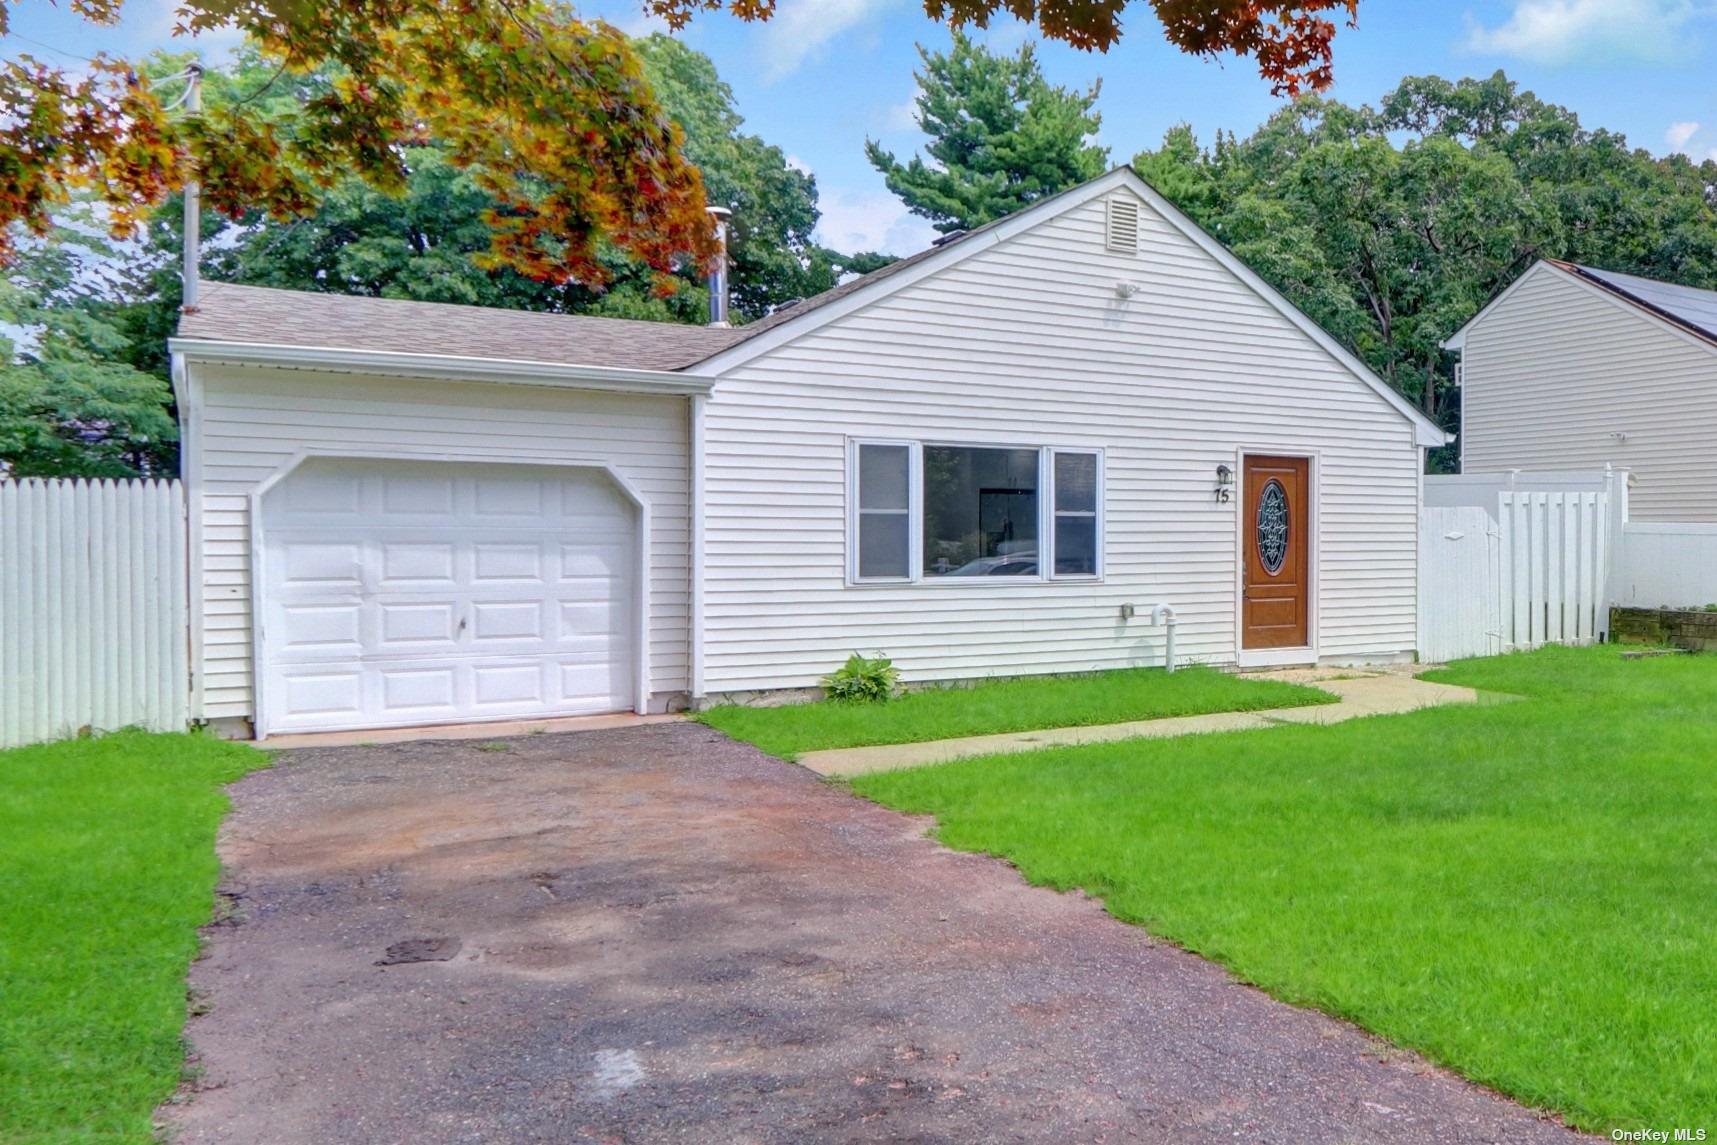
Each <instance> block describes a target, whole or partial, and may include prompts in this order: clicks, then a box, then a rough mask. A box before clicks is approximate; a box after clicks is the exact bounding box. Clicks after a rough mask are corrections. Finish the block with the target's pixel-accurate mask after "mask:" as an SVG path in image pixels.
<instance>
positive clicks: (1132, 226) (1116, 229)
mask: <svg viewBox="0 0 1717 1145" xmlns="http://www.w3.org/2000/svg"><path fill="white" fill-rule="evenodd" d="M1103 245H1105V246H1107V247H1108V248H1109V249H1110V250H1112V251H1119V252H1120V253H1122V254H1138V253H1139V204H1138V203H1136V202H1134V201H1133V200H1132V199H1125V198H1122V197H1120V196H1119V195H1117V196H1115V197H1114V198H1112V199H1110V200H1109V226H1108V234H1107V235H1106V236H1105V238H1104V243H1103Z"/></svg>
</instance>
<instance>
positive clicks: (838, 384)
mask: <svg viewBox="0 0 1717 1145" xmlns="http://www.w3.org/2000/svg"><path fill="white" fill-rule="evenodd" d="M1107 222H1108V215H1107V208H1106V204H1105V201H1104V200H1103V199H1102V198H1095V199H1088V200H1087V201H1085V202H1084V203H1082V204H1079V205H1077V206H1075V207H1073V208H1071V209H1070V210H1068V211H1067V212H1065V213H1063V214H1061V215H1059V216H1052V217H1048V218H1046V219H1045V220H1044V221H1043V222H1042V223H1040V224H1038V225H1037V226H1035V227H1032V228H1031V229H1029V230H1027V231H1025V232H1023V233H1021V234H1019V235H1017V236H1015V237H1013V238H1010V239H1006V240H1004V241H1000V242H996V241H994V240H991V239H987V238H985V237H984V236H978V237H976V238H974V239H972V240H968V241H972V242H980V243H984V242H988V243H992V245H989V246H988V247H987V248H984V249H981V250H980V251H979V252H978V253H976V254H973V255H971V256H970V257H967V258H965V259H964V260H963V261H960V262H958V263H956V264H954V265H952V266H949V267H947V268H944V269H943V270H941V271H939V272H937V273H935V274H932V275H929V276H928V277H926V278H923V279H921V280H919V281H917V282H914V283H912V284H910V285H908V286H906V287H904V288H902V289H900V290H897V291H896V292H894V293H893V294H891V295H888V296H887V297H884V298H882V299H879V300H878V301H876V302H875V303H873V304H871V305H869V306H866V307H864V308H862V309H859V310H857V311H854V312H853V313H851V314H848V315H845V316H843V317H841V318H838V319H836V320H834V321H833V322H830V323H828V324H827V325H824V326H822V327H820V328H817V329H814V330H810V331H808V332H806V333H805V334H803V335H801V336H799V337H798V338H796V339H793V340H790V341H787V342H785V343H784V344H782V345H780V346H778V347H776V348H774V349H772V350H770V351H769V352H767V353H766V354H764V355H762V356H760V357H758V358H755V359H753V360H751V361H749V362H744V363H742V364H740V365H737V366H734V367H732V368H730V369H729V370H728V371H727V372H726V373H724V374H722V375H721V376H720V379H719V380H718V382H717V385H716V388H715V391H714V393H713V395H712V397H711V398H710V400H709V405H708V409H707V434H708V447H707V454H706V473H707V491H706V497H707V511H706V522H707V526H706V542H705V561H706V564H705V570H706V571H705V586H704V610H705V611H704V617H705V620H704V625H705V689H706V691H708V692H711V693H721V692H728V691H743V690H750V689H766V688H780V687H799V686H808V685H811V684H814V683H815V682H816V680H817V679H818V677H820V676H821V675H823V674H824V673H826V672H828V671H829V670H830V669H831V668H832V667H834V666H835V665H837V664H838V663H839V662H840V661H841V660H842V659H844V658H845V657H846V656H847V655H848V654H849V653H851V652H852V651H854V650H859V651H863V652H865V653H866V654H870V653H874V652H878V651H880V652H884V653H886V654H888V655H889V656H891V657H893V658H894V659H895V660H896V662H897V663H898V664H900V665H901V667H902V668H903V670H904V672H905V674H906V677H907V678H908V679H911V680H929V679H939V678H958V677H974V676H985V675H1017V674H1026V673H1032V672H1048V671H1073V670H1082V669H1093V668H1108V667H1120V666H1125V665H1132V664H1155V663H1160V662H1161V648H1162V644H1161V636H1162V633H1161V630H1160V629H1152V628H1150V627H1149V626H1148V625H1146V624H1144V623H1142V622H1141V621H1140V620H1137V619H1135V620H1133V621H1131V622H1123V621H1122V619H1121V606H1122V605H1124V604H1133V605H1135V606H1144V605H1149V604H1154V603H1159V602H1161V603H1168V604H1172V605H1174V606H1175V608H1176V611H1177V613H1178V615H1179V619H1180V625H1179V636H1178V641H1179V649H1180V653H1181V655H1182V656H1184V657H1191V658H1195V659H1199V660H1205V661H1211V662H1217V663H1232V662H1234V660H1235V658H1236V644H1237V641H1236V612H1237V599H1238V598H1237V595H1236V594H1237V584H1238V577H1237V567H1238V559H1237V537H1238V531H1237V529H1238V526H1237V523H1236V514H1237V512H1238V511H1239V506H1238V504H1237V503H1230V504H1227V505H1220V504H1217V503H1216V501H1215V498H1214V496H1213V490H1214V486H1215V480H1216V469H1217V466H1218V465H1223V464H1226V465H1229V466H1234V465H1236V464H1237V460H1238V455H1239V451H1240V450H1241V449H1248V450H1252V451H1254V452H1266V453H1267V452H1281V453H1299V454H1308V453H1309V454H1315V455H1316V456H1317V457H1318V463H1317V465H1316V467H1315V469H1316V472H1317V474H1318V481H1319V485H1320V487H1319V488H1318V489H1317V490H1316V491H1315V494H1316V496H1317V497H1318V498H1319V515H1320V517H1319V519H1320V521H1321V526H1322V528H1321V535H1320V538H1319V545H1318V548H1317V550H1316V553H1317V561H1318V569H1317V576H1318V585H1319V592H1318V596H1317V599H1316V608H1315V611H1316V616H1317V621H1316V623H1317V629H1318V635H1319V638H1320V647H1319V652H1320V654H1321V656H1322V657H1323V658H1324V659H1328V660H1364V659H1383V658H1390V657H1401V656H1407V655H1410V654H1411V653H1412V650H1413V647H1414V642H1415V632H1414V625H1415V604H1416V590H1417V582H1416V579H1415V569H1416V553H1417V535H1418V530H1417V507H1418V471H1419V462H1420V457H1419V451H1418V449H1417V447H1416V446H1415V444H1414V429H1413V426H1412V424H1411V423H1410V422H1409V421H1408V420H1407V418H1406V417H1404V416H1403V415H1402V413H1401V412H1400V411H1399V410H1396V409H1394V408H1392V407H1391V406H1390V405H1389V404H1388V403H1386V402H1385V401H1384V400H1383V399H1382V398H1380V397H1379V396H1378V394H1377V393H1376V392H1374V391H1373V390H1372V389H1370V388H1369V387H1368V386H1367V385H1366V384H1365V383H1364V382H1362V381H1361V380H1360V379H1359V378H1357V377H1356V376H1355V375H1354V374H1353V373H1352V372H1350V371H1349V370H1348V369H1346V368H1345V367H1344V366H1342V365H1341V364H1340V363H1339V362H1338V361H1336V360H1335V359H1334V358H1333V357H1332V356H1331V355H1330V354H1329V353H1328V352H1327V351H1326V350H1324V349H1323V348H1321V347H1320V346H1318V345H1317V344H1316V343H1315V342H1314V341H1313V340H1312V339H1311V338H1310V337H1308V336H1307V335H1306V334H1305V333H1304V332H1302V331H1301V330H1299V329H1297V328H1296V327H1295V326H1294V325H1293V324H1292V323H1291V322H1289V321H1288V320H1287V319H1286V318H1284V317H1283V316H1282V315H1281V314H1280V313H1279V312H1277V311H1276V310H1275V309H1273V308H1272V307H1271V306H1270V305H1269V304H1268V303H1267V302H1265V301H1264V300H1263V299H1262V298H1260V297H1259V296H1258V295H1257V294H1256V293H1255V292H1253V291H1252V290H1251V289H1250V288H1248V287H1247V286H1246V285H1245V284H1244V283H1243V282H1241V281H1240V280H1239V279H1237V278H1236V277H1235V276H1234V275H1233V274H1232V273H1231V272H1230V271H1228V270H1227V269H1226V268H1225V267H1223V266H1222V265H1221V264H1220V263H1218V262H1217V261H1216V260H1215V259H1213V258H1212V257H1211V256H1210V255H1208V254H1207V253H1206V252H1204V251H1203V250H1201V249H1200V248H1199V247H1198V246H1197V245H1196V244H1194V243H1193V242H1191V241H1190V240H1189V239H1188V238H1187V237H1186V236H1185V235H1183V234H1181V233H1180V232H1179V231H1177V230H1175V229H1174V228H1173V226H1172V225H1171V224H1169V223H1168V222H1167V221H1166V220H1164V219H1163V218H1161V217H1159V216H1158V215H1156V213H1155V212H1154V211H1153V210H1152V209H1151V208H1150V206H1149V204H1147V203H1145V202H1144V201H1143V200H1140V202H1139V239H1138V253H1137V254H1118V253H1113V252H1110V251H1109V250H1108V249H1107ZM1122 282H1126V283H1133V284H1136V287H1137V290H1136V292H1135V293H1134V294H1133V295H1132V297H1130V298H1128V299H1122V298H1120V297H1118V293H1117V289H1116V288H1117V284H1118V283H1122ZM849 438H860V439H866V440H895V441H918V442H927V441H935V442H941V443H949V444H967V445H972V446H993V445H996V444H997V443H1022V444H1027V445H1034V446H1047V447H1063V448H1069V449H1101V450H1102V451H1103V483H1104V488H1105V494H1106V499H1105V508H1104V518H1105V519H1104V526H1105V532H1106V542H1105V546H1104V547H1105V565H1104V577H1103V579H1102V580H1101V581H1094V580H1091V579H1089V578H1078V579H1066V580H1047V581H1046V580H1039V579H1036V578H1027V579H1025V580H1024V583H1020V581H1021V578H1010V577H995V578H982V580H983V583H975V584H968V585H961V586H951V585H948V584H945V583H922V584H899V585H862V586H860V585H849V583H848V578H847V570H848V567H849V566H848V560H849V552H848V524H847V522H848V517H849V509H850V503H849V501H848V496H847V494H848V461H849V455H848V440H849ZM1140 611H1141V613H1142V612H1143V611H1144V609H1143V608H1141V609H1140Z"/></svg>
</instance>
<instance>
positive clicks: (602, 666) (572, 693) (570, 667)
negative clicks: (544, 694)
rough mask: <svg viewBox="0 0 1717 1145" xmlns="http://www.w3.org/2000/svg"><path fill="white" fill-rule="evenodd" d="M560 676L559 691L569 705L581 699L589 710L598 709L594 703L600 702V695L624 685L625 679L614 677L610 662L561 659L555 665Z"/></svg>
mask: <svg viewBox="0 0 1717 1145" xmlns="http://www.w3.org/2000/svg"><path fill="white" fill-rule="evenodd" d="M556 668H557V672H558V675H559V678H560V693H561V695H562V697H564V698H565V700H566V702H567V703H568V704H569V705H577V704H578V703H580V702H581V701H582V702H583V703H584V704H586V705H588V706H589V710H591V711H599V710H600V708H598V707H597V706H596V705H598V704H600V703H601V702H602V697H604V696H609V695H612V694H613V693H614V690H615V689H616V688H623V687H625V686H626V684H625V681H624V680H621V679H618V678H617V677H616V672H615V669H614V666H613V664H612V663H611V662H605V663H595V664H583V663H578V662H569V661H562V662H561V663H560V664H558V665H557V666H556Z"/></svg>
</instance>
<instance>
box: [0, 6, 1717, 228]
mask: <svg viewBox="0 0 1717 1145" xmlns="http://www.w3.org/2000/svg"><path fill="white" fill-rule="evenodd" d="M577 6H578V7H579V8H580V10H581V11H583V12H584V13H585V14H587V15H595V16H602V17H604V18H607V19H609V20H612V21H613V22H614V23H616V24H618V25H620V26H621V27H622V28H625V29H627V30H628V31H633V32H642V31H646V30H649V29H650V27H651V25H650V23H649V22H648V21H647V20H645V19H644V18H643V17H642V16H641V14H640V5H639V4H638V3H637V2H636V0H588V2H584V3H580V4H578V5H577ZM173 8H174V4H173V0H130V2H129V4H128V6H127V8H126V19H125V21H124V23H123V24H122V25H121V26H120V27H118V28H115V29H97V28H92V27H91V26H90V25H88V24H85V23H84V22H82V21H80V20H79V19H78V18H77V17H75V16H74V15H72V14H71V13H69V12H68V11H67V10H66V8H65V7H63V6H54V5H51V4H49V3H47V2H46V0H22V2H21V3H19V4H17V6H16V7H15V8H14V9H13V16H12V21H13V30H14V33H15V35H13V36H11V37H8V38H7V39H6V42H5V47H6V49H7V52H8V54H15V53H19V52H33V53H35V54H37V55H39V56H41V57H43V58H48V59H52V58H55V57H54V55H53V54H52V53H51V52H49V51H47V50H46V49H45V48H44V47H43V45H51V46H52V47H53V48H57V49H59V50H61V51H62V52H70V53H81V54H89V53H91V52H93V51H96V50H107V51H119V52H127V53H141V52H145V51H148V50H150V49H152V48H155V47H158V46H162V45H165V44H168V43H170V42H171V40H170V35H171V31H172V28H173V23H174V17H173ZM1360 12H1361V15H1360V24H1359V26H1358V27H1357V28H1354V29H1345V30H1343V31H1342V33H1341V34H1340V35H1339V36H1338V37H1337V40H1336V75H1337V84H1336V88H1335V90H1334V91H1333V93H1332V94H1333V95H1335V96H1336V97H1338V98H1341V99H1344V100H1348V101H1351V102H1368V101H1372V100H1375V99H1376V98H1377V97H1378V96H1379V95H1380V94H1381V93H1383V92H1384V91H1386V90H1388V89H1389V88H1390V87H1392V86H1393V85H1394V84H1395V83H1396V81H1398V80H1399V79H1400V78H1401V77H1402V76H1404V75H1415V74H1426V73H1434V74H1438V75H1443V76H1448V77H1456V76H1462V75H1474V76H1483V75H1489V74H1490V73H1491V72H1493V71H1495V70H1496V69H1497V68H1503V69H1505V70H1506V71H1507V72H1508V73H1509V75H1510V76H1512V77H1514V78H1515V79H1516V80H1518V81H1520V82H1521V83H1522V85H1523V86H1525V87H1527V88H1528V89H1530V90H1532V91H1535V92H1536V93H1537V94H1538V95H1539V96H1541V97H1542V98H1544V99H1547V100H1550V101H1552V102H1555V103H1561V104H1565V105H1567V106H1569V107H1572V108H1573V109H1574V110H1575V111H1577V112H1578V113H1579V114H1580V117H1581V119H1582V121H1584V122H1585V123H1586V124H1587V125H1588V126H1603V127H1609V128H1612V129H1614V130H1618V131H1621V132H1624V133H1625V134H1626V135H1627V137H1628V139H1629V140H1630V142H1632V143H1633V144H1634V145H1635V146H1641V147H1646V148H1649V149H1650V150H1652V151H1654V152H1656V153H1659V154H1663V153H1667V152H1669V151H1683V152H1686V153H1688V154H1690V155H1692V156H1694V157H1695V158H1696V159H1702V158H1705V157H1707V156H1709V155H1717V84H1713V83H1712V82H1711V76H1712V75H1714V74H1717V2H1714V0H1471V2H1470V3H1462V2H1461V0H1362V3H1361V5H1360ZM1128 15H1129V20H1128V27H1127V33H1126V34H1125V35H1124V36H1123V37H1122V40H1121V43H1120V44H1119V46H1117V47H1116V48H1115V49H1114V50H1112V51H1110V52H1109V53H1108V54H1107V55H1093V54H1086V53H1082V52H1077V51H1073V50H1071V49H1068V48H1065V47H1062V46H1060V45H1056V44H1047V45H1044V46H1043V47H1042V48H1041V50H1040V56H1041V58H1042V60H1043V62H1044V66H1045V70H1046V71H1047V72H1048V73H1049V75H1050V77H1051V79H1053V80H1054V81H1056V82H1058V83H1063V84H1068V85H1077V86H1086V85H1089V84H1091V83H1092V82H1094V81H1095V80H1097V79H1098V78H1099V77H1100V78H1101V79H1102V82H1103V93H1102V99H1101V102H1100V104H1099V108H1100V110H1101V111H1102V113H1103V130H1102V134H1101V137H1100V142H1102V143H1104V144H1106V145H1107V146H1108V147H1109V148H1110V151H1111V158H1112V159H1113V160H1114V161H1115V162H1121V161H1124V160H1126V159H1129V158H1131V157H1132V155H1133V154H1134V152H1136V151H1138V150H1140V149H1141V148H1144V147H1152V146H1155V145H1156V143H1157V142H1158V141H1159V140H1160V139H1161V137H1162V134H1163V132H1164V131H1165V130H1166V129H1167V128H1169V127H1171V126H1173V125H1174V124H1176V123H1179V122H1182V121H1185V122H1189V123H1191V124H1192V125H1193V127H1194V128H1195V129H1196V130H1197V131H1198V133H1199V134H1200V136H1201V137H1202V138H1204V139H1207V140H1208V139H1209V137H1210V136H1211V135H1212V134H1213V133H1214V132H1215V131H1216V130H1218V129H1232V130H1235V131H1237V132H1240V133H1242V134H1244V133H1246V132H1247V131H1249V130H1250V129H1251V128H1253V127H1254V126H1256V125H1257V124H1258V123H1259V122H1260V121H1261V120H1263V119H1264V118H1265V117H1267V116H1268V115H1269V114H1270V113H1271V112H1272V111H1273V110H1274V109H1275V108H1276V107H1278V106H1280V101H1279V100H1278V99H1277V98H1276V97H1273V96H1271V94H1270V92H1269V87H1268V85H1267V84H1265V83H1264V82H1263V81H1262V80H1260V79H1259V78H1258V75H1257V72H1256V70H1255V69H1254V68H1253V67H1252V66H1251V65H1250V64H1249V63H1248V62H1246V61H1237V60H1232V59H1226V60H1217V61H1212V60H1200V59H1193V58H1189V57H1186V56H1184V55H1182V54H1180V53H1179V52H1177V51H1175V50H1174V49H1173V48H1171V47H1169V46H1168V45H1167V44H1166V43H1165V42H1164V41H1163V38H1162V34H1161V30H1160V28H1159V26H1158V25H1157V24H1156V22H1155V20H1154V18H1153V17H1152V16H1151V14H1150V10H1149V7H1148V5H1147V4H1146V3H1144V0H1134V2H1133V4H1132V6H1131V7H1130V8H1129V11H1128ZM982 35H983V36H984V37H985V38H986V39H987V40H988V41H989V42H990V43H991V45H992V46H993V47H996V48H999V49H1008V50H1011V49H1013V48H1015V47H1017V46H1018V45H1019V44H1020V43H1021V42H1022V41H1023V40H1024V39H1025V29H1023V28H1021V27H1020V26H1018V25H1016V24H1012V23H1007V24H1002V25H998V26H996V27H994V28H992V29H991V30H990V31H988V32H987V33H983V34H982ZM683 37H684V38H685V39H686V41H687V42H688V43H690V44H691V45H692V46H694V47H696V48H698V49H699V50H701V51H704V52H707V53H708V54H709V55H710V56H711V57H712V58H714V60H715V62H716V65H717V67H718V68H719V69H720V71H721V74H722V76H723V78H725V79H726V80H727V81H728V82H729V83H730V84H731V85H732V86H733V89H734V93H735V95H736V97H737V99H738V103H739V108H740V111H741V112H742V113H743V114H744V115H745V117H746V121H747V126H748V128H749V130H751V131H754V132H756V133H757V134H759V135H761V136H763V137H764V138H765V139H767V140H769V141H770V142H772V143H775V144H777V145H779V146H780V147H781V148H782V149H783V150H784V151H785V152H787V154H788V155H789V156H790V157H791V158H792V160H793V161H794V162H795V163H798V164H800V165H802V166H804V167H805V168H807V169H808V170H810V171H813V172H814V173H815V174H816V176H817V181H818V185H819V188H820V189H821V192H822V201H823V209H824V220H823V224H822V237H823V239H824V241H825V242H828V243H829V244H830V245H833V246H836V247H839V248H845V249H849V250H850V249H860V248H880V249H884V250H888V251H891V252H893V253H896V254H907V253H910V252H912V251H914V250H916V249H919V248H920V247H922V246H923V245H924V244H925V243H926V242H927V241H928V239H929V237H930V234H931V232H930V230H929V228H928V227H927V226H925V225H924V224H923V223H922V222H921V221H920V220H916V219H913V218H912V217H911V216H910V215H908V214H907V213H906V211H905V210H904V208H902V207H901V206H900V204H899V202H898V201H896V200H895V199H894V198H893V197H892V196H890V195H889V194H888V192H887V190H886V189H885V188H884V187H883V185H882V180H881V178H880V176H878V175H877V174H876V173H875V172H874V171H873V170H871V168H870V167H869V165H868V164H867V163H866V162H865V159H864V154H863V148H864V141H865V139H866V138H867V137H869V138H875V139H880V140H881V141H882V142H883V143H884V144H885V145H887V146H888V147H890V148H891V149H893V150H895V151H896V152H897V153H898V154H901V155H905V154H908V153H910V152H911V150H912V149H913V148H914V147H915V146H916V145H917V144H918V142H919V141H920V140H919V136H918V135H917V132H916V129H915V127H914V125H913V122H912V116H911V103H912V96H913V93H914V90H915V85H914V82H913V78H912V73H913V69H914V67H915V66H916V65H917V63H918V59H917V55H916V52H915V51H914V44H915V43H923V44H925V45H927V46H931V47H940V46H943V45H945V44H946V43H947V39H948V35H947V32H946V30H945V29H943V28H942V27H940V26H939V25H937V24H934V23H932V22H931V21H930V20H929V19H927V18H926V17H925V15H924V13H923V8H922V5H921V3H920V2H919V0H779V8H778V11H777V14H776V16H775V19H774V20H773V21H771V22H770V23H767V24H758V25H748V24H743V23H740V22H739V21H736V20H734V19H732V18H731V17H729V16H727V15H726V14H724V13H716V14H708V15H704V16H701V17H700V18H699V19H697V20H696V21H694V22H693V24H692V26H691V27H690V28H688V29H687V30H686V31H685V32H684V33H683ZM223 47H224V45H223V44H222V43H221V42H219V41H215V42H213V43H210V44H208V45H207V48H208V50H209V51H211V52H213V53H216V54H218V53H219V52H220V51H222V50H223ZM62 58H64V57H62ZM67 62H73V61H70V60H69V59H68V60H67Z"/></svg>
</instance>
